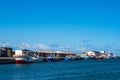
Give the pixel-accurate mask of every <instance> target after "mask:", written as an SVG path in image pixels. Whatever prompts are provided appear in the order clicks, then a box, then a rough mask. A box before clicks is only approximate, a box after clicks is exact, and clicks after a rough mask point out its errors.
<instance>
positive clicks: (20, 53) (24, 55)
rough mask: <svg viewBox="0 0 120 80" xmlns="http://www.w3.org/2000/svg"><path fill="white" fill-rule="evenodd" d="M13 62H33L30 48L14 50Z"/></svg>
mask: <svg viewBox="0 0 120 80" xmlns="http://www.w3.org/2000/svg"><path fill="white" fill-rule="evenodd" d="M15 55H16V58H15V62H16V64H26V63H33V59H32V53H31V51H30V50H26V49H23V50H16V51H15Z"/></svg>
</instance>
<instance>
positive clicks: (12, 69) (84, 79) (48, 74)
mask: <svg viewBox="0 0 120 80" xmlns="http://www.w3.org/2000/svg"><path fill="white" fill-rule="evenodd" d="M0 80H120V59H109V60H80V61H60V62H42V63H34V64H0Z"/></svg>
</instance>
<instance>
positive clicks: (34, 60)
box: [32, 54, 43, 63]
mask: <svg viewBox="0 0 120 80" xmlns="http://www.w3.org/2000/svg"><path fill="white" fill-rule="evenodd" d="M32 59H33V62H34V63H39V62H43V57H42V56H40V55H39V54H34V56H33V57H32Z"/></svg>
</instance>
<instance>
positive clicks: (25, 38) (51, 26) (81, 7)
mask: <svg viewBox="0 0 120 80" xmlns="http://www.w3.org/2000/svg"><path fill="white" fill-rule="evenodd" d="M119 3H120V1H119V0H1V1H0V45H1V46H3V45H8V46H11V47H13V48H20V46H19V45H20V44H24V45H25V46H26V47H27V48H34V49H35V48H44V49H59V50H62V49H64V50H76V51H77V50H78V51H79V50H80V49H81V50H90V49H93V50H102V49H103V50H107V51H110V52H115V53H119V52H120V45H119V44H120V42H119V41H120V37H119V34H120V5H119Z"/></svg>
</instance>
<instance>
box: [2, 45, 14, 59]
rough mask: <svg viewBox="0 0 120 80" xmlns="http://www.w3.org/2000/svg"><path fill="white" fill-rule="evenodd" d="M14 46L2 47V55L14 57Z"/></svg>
mask: <svg viewBox="0 0 120 80" xmlns="http://www.w3.org/2000/svg"><path fill="white" fill-rule="evenodd" d="M12 56H13V55H12V48H8V47H0V57H12Z"/></svg>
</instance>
